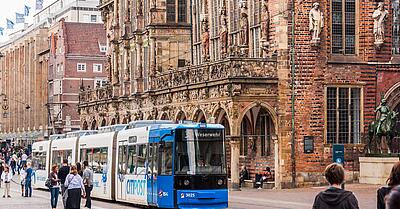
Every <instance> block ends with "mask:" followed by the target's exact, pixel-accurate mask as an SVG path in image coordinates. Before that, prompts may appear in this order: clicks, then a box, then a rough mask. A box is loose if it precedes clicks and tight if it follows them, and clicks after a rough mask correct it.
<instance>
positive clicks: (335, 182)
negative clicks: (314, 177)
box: [313, 163, 359, 209]
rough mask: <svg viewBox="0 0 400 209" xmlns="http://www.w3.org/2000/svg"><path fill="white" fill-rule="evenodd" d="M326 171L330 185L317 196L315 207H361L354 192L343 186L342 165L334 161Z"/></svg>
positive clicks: (325, 208) (335, 208) (351, 208)
mask: <svg viewBox="0 0 400 209" xmlns="http://www.w3.org/2000/svg"><path fill="white" fill-rule="evenodd" d="M324 173H325V178H326V180H327V181H328V183H329V187H328V189H327V190H325V191H322V192H320V193H319V194H318V195H317V196H316V197H315V200H314V205H313V209H359V207H358V201H357V198H356V197H355V196H354V194H353V193H352V192H350V191H346V190H344V189H342V188H341V185H342V184H343V182H344V169H343V167H342V165H340V164H337V163H332V164H330V165H328V166H327V167H326V169H325V172H324Z"/></svg>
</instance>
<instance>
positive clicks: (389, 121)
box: [368, 99, 399, 154]
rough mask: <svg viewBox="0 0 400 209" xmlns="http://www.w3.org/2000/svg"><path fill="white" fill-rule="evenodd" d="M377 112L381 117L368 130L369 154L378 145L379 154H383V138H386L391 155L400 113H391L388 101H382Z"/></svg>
mask: <svg viewBox="0 0 400 209" xmlns="http://www.w3.org/2000/svg"><path fill="white" fill-rule="evenodd" d="M375 112H379V113H380V117H379V118H378V119H376V120H375V121H373V122H372V123H371V124H370V125H369V129H368V152H369V153H370V152H371V147H372V146H373V145H376V147H377V149H378V152H379V153H381V154H382V138H383V137H385V139H386V141H387V145H388V153H389V154H390V153H391V145H392V141H393V138H394V137H395V130H394V127H395V125H396V118H397V115H398V114H399V113H397V112H394V111H391V110H390V109H389V108H388V107H387V106H386V100H385V99H382V101H381V104H380V105H379V107H377V108H376V110H375Z"/></svg>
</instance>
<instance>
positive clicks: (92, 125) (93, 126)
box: [90, 119, 97, 130]
mask: <svg viewBox="0 0 400 209" xmlns="http://www.w3.org/2000/svg"><path fill="white" fill-rule="evenodd" d="M90 130H97V121H96V119H94V120H93V121H92V124H91V125H90Z"/></svg>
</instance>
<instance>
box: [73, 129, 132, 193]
mask: <svg viewBox="0 0 400 209" xmlns="http://www.w3.org/2000/svg"><path fill="white" fill-rule="evenodd" d="M126 126H127V125H113V126H106V127H99V133H98V134H95V135H87V136H82V137H80V138H79V142H78V143H79V152H78V155H79V157H78V159H79V162H83V161H85V160H87V161H88V163H89V166H90V167H91V168H92V170H93V190H92V197H95V198H100V199H107V200H115V197H114V182H115V181H114V175H112V173H115V172H114V166H112V165H114V164H115V163H116V162H115V159H116V157H115V151H114V148H115V146H116V140H117V133H118V131H120V130H122V129H124V128H126Z"/></svg>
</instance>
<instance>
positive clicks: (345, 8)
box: [332, 0, 356, 54]
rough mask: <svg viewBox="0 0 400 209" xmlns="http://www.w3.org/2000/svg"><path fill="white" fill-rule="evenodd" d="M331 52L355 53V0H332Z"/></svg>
mask: <svg viewBox="0 0 400 209" xmlns="http://www.w3.org/2000/svg"><path fill="white" fill-rule="evenodd" d="M332 53H333V54H355V53H356V0H332Z"/></svg>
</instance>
